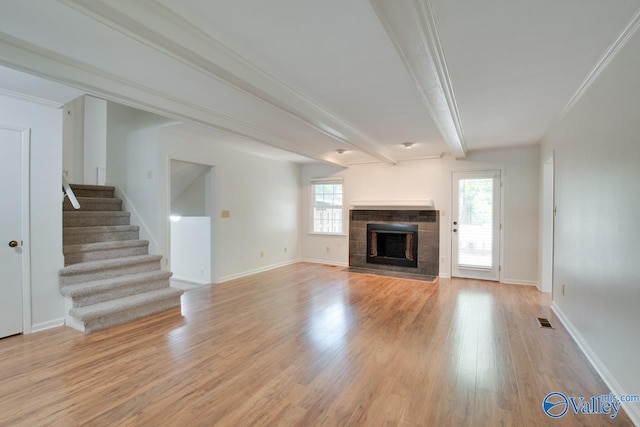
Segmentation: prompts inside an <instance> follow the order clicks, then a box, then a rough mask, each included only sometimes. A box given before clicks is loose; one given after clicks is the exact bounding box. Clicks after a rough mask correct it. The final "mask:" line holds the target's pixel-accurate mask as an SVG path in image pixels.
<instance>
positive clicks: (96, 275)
mask: <svg viewBox="0 0 640 427" xmlns="http://www.w3.org/2000/svg"><path fill="white" fill-rule="evenodd" d="M155 270H160V261H153V262H146V263H142V264H134V265H130V266H116V267H113V268H109V269H105V270H98V271H91V272H87V273H78V274H73V275H69V276H60V286H67V285H75V284H76V283H84V282H90V281H92V280H100V279H110V278H113V277H121V276H126V275H127V274H135V273H143V272H145V271H155Z"/></svg>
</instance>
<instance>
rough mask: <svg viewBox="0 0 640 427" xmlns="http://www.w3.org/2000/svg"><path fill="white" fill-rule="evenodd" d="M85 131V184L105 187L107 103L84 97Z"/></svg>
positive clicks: (91, 97) (102, 100)
mask: <svg viewBox="0 0 640 427" xmlns="http://www.w3.org/2000/svg"><path fill="white" fill-rule="evenodd" d="M83 130H84V138H83V141H84V184H91V185H104V182H103V178H104V171H105V168H106V166H107V101H105V100H104V99H99V98H94V97H93V96H88V95H85V96H84V126H83ZM99 170H100V172H99Z"/></svg>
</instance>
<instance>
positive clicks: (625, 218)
mask: <svg viewBox="0 0 640 427" xmlns="http://www.w3.org/2000/svg"><path fill="white" fill-rule="evenodd" d="M639 75H640V34H638V33H636V34H635V35H634V36H633V38H631V39H630V40H629V42H628V43H627V45H626V46H625V47H624V48H623V49H622V50H620V51H619V53H618V55H617V56H616V57H615V58H614V59H613V60H612V62H610V63H609V65H608V67H607V68H606V69H605V70H604V71H603V72H602V74H600V76H599V77H598V79H597V80H596V81H595V82H594V84H593V85H592V86H591V87H590V88H589V89H588V90H587V91H586V93H585V94H584V95H583V97H582V98H581V99H580V100H579V101H578V102H577V104H576V105H575V106H574V108H573V109H572V110H570V112H569V113H568V114H567V115H566V116H565V117H564V118H563V119H562V120H560V121H559V123H557V125H556V126H554V127H553V128H552V129H551V130H550V132H549V133H548V136H547V137H546V138H545V139H544V141H543V144H542V156H541V157H542V159H543V160H546V159H547V158H549V157H550V156H551V155H552V154H553V160H554V166H555V176H554V181H555V204H556V206H557V209H558V210H557V215H556V219H555V220H556V223H555V232H556V234H555V259H554V261H555V266H554V285H553V306H554V307H555V308H556V309H557V310H558V313H559V314H560V315H561V316H564V319H565V321H566V322H567V323H568V324H569V326H570V328H571V329H572V331H573V333H574V336H575V337H576V339H577V341H578V342H579V343H581V344H582V345H583V348H584V349H585V350H586V352H587V354H588V355H589V356H590V357H591V360H592V361H593V362H594V363H595V365H596V366H597V367H598V368H599V370H600V373H601V374H602V375H603V376H604V378H605V381H607V382H608V383H609V384H608V385H609V386H610V387H612V388H613V391H614V392H616V393H623V392H625V393H638V390H640V369H638V354H640V339H639V334H638V325H640V309H639V307H640V262H639V261H640V244H639V242H640V232H639V231H638V230H639V228H638V218H639V217H640V215H639V213H640V190H639V187H638V185H639V183H640V143H639V141H640V120H638V112H639V111H640V79H639V78H638V76H639ZM542 167H543V166H542V165H540V168H542ZM563 286H564V289H565V294H564V295H562V287H563ZM623 406H624V405H623ZM630 408H631V409H632V412H633V413H634V417H635V422H636V423H640V408H639V406H638V405H637V404H636V405H628V406H627V409H630Z"/></svg>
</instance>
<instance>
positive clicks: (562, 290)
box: [562, 285, 564, 296]
mask: <svg viewBox="0 0 640 427" xmlns="http://www.w3.org/2000/svg"><path fill="white" fill-rule="evenodd" d="M562 296H564V285H562Z"/></svg>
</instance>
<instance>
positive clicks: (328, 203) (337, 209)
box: [311, 181, 343, 234]
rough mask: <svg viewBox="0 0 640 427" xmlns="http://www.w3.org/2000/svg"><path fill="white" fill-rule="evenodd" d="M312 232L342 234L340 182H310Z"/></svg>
mask: <svg viewBox="0 0 640 427" xmlns="http://www.w3.org/2000/svg"><path fill="white" fill-rule="evenodd" d="M311 189H312V198H313V232H314V233H328V234H337V233H342V208H343V206H342V182H341V181H312V182H311Z"/></svg>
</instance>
